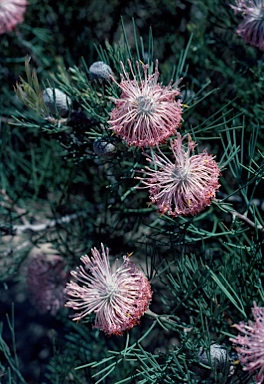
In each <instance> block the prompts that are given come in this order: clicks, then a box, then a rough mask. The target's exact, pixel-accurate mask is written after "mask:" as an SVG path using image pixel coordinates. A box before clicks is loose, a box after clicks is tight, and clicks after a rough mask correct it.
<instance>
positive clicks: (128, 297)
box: [66, 244, 152, 335]
mask: <svg viewBox="0 0 264 384" xmlns="http://www.w3.org/2000/svg"><path fill="white" fill-rule="evenodd" d="M101 248H102V250H101V253H100V252H99V251H98V250H97V249H96V248H92V250H91V252H92V256H91V257H90V256H87V255H85V256H82V257H81V261H82V262H83V264H84V266H82V265H81V266H80V267H78V268H77V269H76V271H72V272H71V274H72V276H73V277H74V278H75V280H76V281H70V282H69V283H68V284H67V286H66V294H67V295H68V297H70V299H69V301H68V302H67V303H66V306H67V307H70V308H73V309H74V310H76V311H78V313H77V314H76V315H75V316H74V318H73V319H74V320H80V319H82V318H83V317H85V316H86V315H89V314H90V313H92V312H95V314H96V317H95V325H94V327H95V328H100V329H102V330H103V331H104V332H105V333H106V334H108V335H112V334H115V335H121V334H122V333H123V332H124V331H126V330H129V329H131V328H133V327H134V326H135V325H137V324H139V319H140V317H141V316H142V315H143V314H144V313H145V312H146V310H147V309H148V306H149V303H150V300H151V297H152V291H151V288H150V283H149V281H148V280H147V278H146V276H145V275H144V273H143V272H141V270H140V269H139V268H138V267H137V266H136V265H135V264H134V263H132V262H131V261H130V259H129V257H128V256H124V257H123V263H122V264H121V265H120V266H119V267H118V266H117V262H118V260H116V262H115V263H114V265H113V266H112V267H110V264H109V249H108V248H106V249H104V246H103V244H101Z"/></svg>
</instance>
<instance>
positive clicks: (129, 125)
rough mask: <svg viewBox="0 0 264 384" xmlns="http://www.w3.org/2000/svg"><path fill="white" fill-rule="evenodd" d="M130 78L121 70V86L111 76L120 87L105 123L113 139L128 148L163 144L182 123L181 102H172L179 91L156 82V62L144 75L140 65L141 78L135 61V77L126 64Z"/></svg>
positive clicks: (146, 67) (138, 66)
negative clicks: (114, 137)
mask: <svg viewBox="0 0 264 384" xmlns="http://www.w3.org/2000/svg"><path fill="white" fill-rule="evenodd" d="M128 64H129V67H130V71H131V74H132V79H130V77H129V74H128V73H127V72H126V71H125V68H124V65H123V63H121V66H122V69H123V73H124V74H123V75H122V74H121V83H120V84H119V83H117V81H116V80H115V79H114V77H112V80H113V81H114V82H115V83H116V84H117V85H118V86H119V87H120V88H121V90H122V94H121V96H120V98H119V99H114V102H115V104H116V107H115V108H114V109H113V111H112V112H111V119H110V121H109V123H110V124H111V126H112V127H111V128H110V129H112V130H113V131H114V132H115V133H116V134H117V136H119V137H121V138H122V139H123V140H125V141H126V142H127V143H128V145H134V146H137V147H152V146H155V145H158V144H160V143H162V142H164V141H165V140H166V139H167V138H168V137H170V136H172V135H174V134H175V133H176V130H177V128H179V127H180V123H181V120H182V108H181V101H180V100H177V101H176V100H175V96H179V95H180V92H179V90H178V88H176V86H175V84H169V85H168V86H166V87H165V86H163V85H162V84H159V83H158V78H159V72H158V61H156V67H155V72H154V73H153V74H152V75H149V74H148V65H146V64H142V68H143V75H144V78H143V79H142V77H141V73H140V65H139V63H138V62H137V63H136V65H137V72H138V74H137V75H138V78H139V80H137V78H136V75H135V73H134V71H133V68H132V64H131V62H130V61H128Z"/></svg>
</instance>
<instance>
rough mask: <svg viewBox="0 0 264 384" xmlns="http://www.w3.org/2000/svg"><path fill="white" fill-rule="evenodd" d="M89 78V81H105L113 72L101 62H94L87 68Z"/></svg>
mask: <svg viewBox="0 0 264 384" xmlns="http://www.w3.org/2000/svg"><path fill="white" fill-rule="evenodd" d="M89 76H90V79H91V80H101V81H107V80H110V77H111V76H113V71H112V69H111V67H109V65H108V64H106V63H104V62H103V61H96V62H95V63H93V64H92V65H91V66H90V68H89Z"/></svg>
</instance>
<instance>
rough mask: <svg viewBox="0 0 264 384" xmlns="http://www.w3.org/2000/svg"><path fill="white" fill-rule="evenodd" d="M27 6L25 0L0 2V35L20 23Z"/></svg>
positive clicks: (2, 0)
mask: <svg viewBox="0 0 264 384" xmlns="http://www.w3.org/2000/svg"><path fill="white" fill-rule="evenodd" d="M27 5H28V2H27V1H26V0H0V35H1V34H3V33H6V32H10V31H12V30H13V29H14V28H15V27H16V25H17V24H20V23H22V21H23V20H24V14H25V12H26V7H27Z"/></svg>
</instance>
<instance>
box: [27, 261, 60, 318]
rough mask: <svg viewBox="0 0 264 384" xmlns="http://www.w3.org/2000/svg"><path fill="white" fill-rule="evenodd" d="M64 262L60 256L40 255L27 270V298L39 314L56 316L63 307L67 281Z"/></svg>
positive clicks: (31, 262)
mask: <svg viewBox="0 0 264 384" xmlns="http://www.w3.org/2000/svg"><path fill="white" fill-rule="evenodd" d="M65 267H66V264H65V261H64V260H63V258H62V257H61V256H56V255H46V254H40V255H37V256H36V257H34V258H33V259H32V260H31V261H30V263H29V265H28V270H27V289H28V293H29V298H30V300H31V301H32V303H33V304H34V305H35V307H36V308H37V309H38V310H39V312H40V313H47V312H50V313H51V314H52V315H56V313H57V312H58V310H59V309H60V308H62V307H64V304H65V296H64V289H65V285H66V282H67V280H68V273H67V271H66V268H65Z"/></svg>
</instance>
